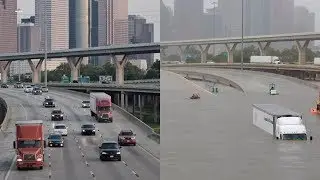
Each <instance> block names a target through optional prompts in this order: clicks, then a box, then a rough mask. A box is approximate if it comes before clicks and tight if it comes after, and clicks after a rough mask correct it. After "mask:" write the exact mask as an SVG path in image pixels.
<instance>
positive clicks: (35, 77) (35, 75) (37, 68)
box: [28, 59, 43, 84]
mask: <svg viewBox="0 0 320 180" xmlns="http://www.w3.org/2000/svg"><path fill="white" fill-rule="evenodd" d="M42 62H43V59H40V60H39V61H38V63H37V65H34V64H33V62H32V60H31V59H28V63H29V65H30V68H31V71H32V83H34V84H36V83H40V82H41V68H42Z"/></svg>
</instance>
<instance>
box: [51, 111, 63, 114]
mask: <svg viewBox="0 0 320 180" xmlns="http://www.w3.org/2000/svg"><path fill="white" fill-rule="evenodd" d="M52 114H61V111H52Z"/></svg>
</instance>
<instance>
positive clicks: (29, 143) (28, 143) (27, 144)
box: [17, 140, 41, 148]
mask: <svg viewBox="0 0 320 180" xmlns="http://www.w3.org/2000/svg"><path fill="white" fill-rule="evenodd" d="M17 144H18V145H17V146H18V148H39V147H41V141H40V140H23V141H18V142H17Z"/></svg>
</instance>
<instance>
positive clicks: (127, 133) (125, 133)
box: [121, 131, 133, 136]
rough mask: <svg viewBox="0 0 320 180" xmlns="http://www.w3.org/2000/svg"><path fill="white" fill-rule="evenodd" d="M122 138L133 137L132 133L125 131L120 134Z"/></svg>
mask: <svg viewBox="0 0 320 180" xmlns="http://www.w3.org/2000/svg"><path fill="white" fill-rule="evenodd" d="M121 135H122V136H133V132H131V131H126V132H121Z"/></svg>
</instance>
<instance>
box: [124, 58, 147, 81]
mask: <svg viewBox="0 0 320 180" xmlns="http://www.w3.org/2000/svg"><path fill="white" fill-rule="evenodd" d="M144 74H145V72H144V71H143V70H141V69H139V68H138V67H137V66H134V65H132V64H131V63H130V62H128V63H127V64H126V65H125V67H124V80H139V79H143V78H144Z"/></svg>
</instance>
